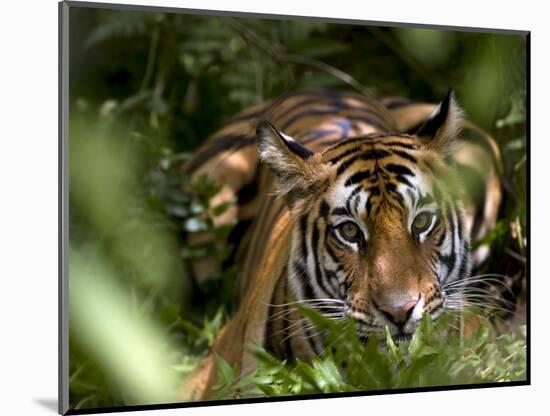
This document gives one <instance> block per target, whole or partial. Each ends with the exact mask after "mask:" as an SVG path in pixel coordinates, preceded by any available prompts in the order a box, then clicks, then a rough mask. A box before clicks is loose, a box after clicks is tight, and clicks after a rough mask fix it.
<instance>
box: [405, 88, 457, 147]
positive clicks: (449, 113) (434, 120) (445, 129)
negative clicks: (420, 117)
mask: <svg viewBox="0 0 550 416" xmlns="http://www.w3.org/2000/svg"><path fill="white" fill-rule="evenodd" d="M462 117H463V111H462V109H461V108H460V106H459V105H458V104H457V102H456V99H455V94H454V91H453V90H452V89H451V90H449V92H448V93H447V95H446V96H445V98H444V99H443V101H441V103H439V105H438V106H437V108H436V109H435V110H434V111H433V112H432V114H430V116H429V117H428V119H427V120H426V121H425V122H424V123H423V124H422V126H420V128H419V129H418V130H417V131H416V133H415V136H417V137H419V138H420V139H421V140H422V141H423V142H424V143H425V144H426V146H428V147H429V148H431V149H434V150H435V151H437V152H439V153H440V154H442V155H443V156H449V155H450V154H451V152H452V144H453V141H454V139H455V137H457V136H458V134H459V133H460V127H461V124H462Z"/></svg>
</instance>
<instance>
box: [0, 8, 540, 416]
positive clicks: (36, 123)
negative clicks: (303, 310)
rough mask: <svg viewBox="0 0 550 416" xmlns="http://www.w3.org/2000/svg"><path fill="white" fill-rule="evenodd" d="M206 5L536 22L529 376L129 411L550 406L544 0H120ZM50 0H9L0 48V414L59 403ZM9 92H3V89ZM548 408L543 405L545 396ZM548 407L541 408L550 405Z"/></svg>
mask: <svg viewBox="0 0 550 416" xmlns="http://www.w3.org/2000/svg"><path fill="white" fill-rule="evenodd" d="M115 2H118V3H128V4H132V3H140V4H147V5H159V6H173V7H174V6H175V7H177V6H179V7H186V8H202V9H213V10H234V11H251V12H258V13H275V14H296V15H305V16H331V17H339V18H348V19H350V18H353V19H364V20H375V21H376V20H378V21H401V22H414V23H432V24H443V25H460V26H474V27H476V26H477V27H492V28H504V29H520V30H531V31H532V53H531V55H532V71H531V75H532V78H531V82H532V103H533V104H532V136H531V143H532V148H533V149H534V150H533V151H532V161H531V164H532V176H533V179H532V189H534V190H535V191H534V192H533V195H532V210H531V212H532V217H531V218H532V224H533V226H532V240H531V241H532V243H531V246H532V247H533V249H532V273H531V276H532V321H531V323H532V339H531V340H532V362H533V366H532V383H533V385H532V386H530V387H508V388H498V389H483V390H470V391H453V392H437V393H416V394H406V395H389V396H377V397H376V396H375V397H363V398H348V399H330V400H314V401H307V402H286V403H276V404H269V403H268V404H255V405H240V406H222V407H208V408H195V409H176V410H168V411H155V412H146V413H143V412H140V413H127V414H128V415H132V414H137V415H141V414H147V415H149V414H151V415H162V416H168V415H182V414H186V415H222V414H223V415H226V414H229V415H237V414H239V415H255V414H258V413H269V414H273V413H275V412H276V411H279V412H283V413H297V412H308V413H310V414H313V413H315V414H316V415H317V414H319V415H329V414H342V412H343V411H349V412H364V413H365V414H372V415H374V414H376V415H382V414H397V413H398V412H405V414H407V415H415V414H422V415H441V414H444V415H445V416H447V415H463V414H472V415H474V414H475V415H478V414H498V415H518V414H521V413H523V412H526V411H530V410H531V411H534V412H533V414H540V413H544V412H545V411H544V410H535V409H537V407H538V405H542V406H548V399H549V398H548V394H549V392H550V383H549V382H548V379H549V377H548V371H549V365H548V363H549V362H550V360H549V359H548V358H547V356H548V354H550V352H549V351H550V348H549V347H548V341H549V337H548V332H549V329H548V324H547V320H548V317H546V316H545V314H546V313H548V312H547V311H546V309H545V307H546V306H547V305H548V296H549V293H550V285H549V282H550V276H549V275H548V273H547V272H546V270H545V269H544V266H543V261H544V259H545V258H546V257H548V254H545V253H543V250H544V249H545V248H546V244H547V241H548V238H547V237H546V234H547V233H548V231H549V229H548V223H549V221H548V216H546V215H545V214H547V213H548V211H549V209H548V208H547V207H546V206H545V203H548V197H547V195H545V191H546V189H547V188H548V185H547V183H546V181H547V178H548V176H549V172H548V166H549V162H548V161H547V160H545V159H546V158H547V155H546V154H547V153H548V151H549V150H550V145H549V143H550V134H549V133H547V131H549V130H550V128H549V125H548V120H549V115H548V107H549V105H548V98H547V97H548V92H549V91H548V76H549V74H550V68H549V56H550V53H549V50H550V48H549V47H548V42H549V36H548V35H549V25H548V23H547V18H548V12H547V11H546V8H545V7H544V5H545V4H544V2H542V1H536V2H535V1H532V2H529V1H522V2H519V1H517V0H516V1H513V2H505V1H502V0H500V1H493V0H491V1H487V0H486V1H479V0H477V1H469V0H462V1H460V2H442V1H410V0H399V1H397V0H392V1H382V2H380V1H377V2H372V1H371V2H366V1H363V2H358V1H352V0H337V1H333V2H330V1H326V2H320V1H319V0H307V1H306V0H302V1H300V2H297V1H296V0H294V1H293V0H277V1H274V2H270V3H266V4H262V5H260V4H258V3H259V2H257V1H250V0H232V1H231V2H224V1H222V0H201V1H198V0H180V1H177V0H164V1H161V0H156V1H152V0H149V1H147V0H135V1H134V2H132V1H123V0H116V1H115ZM56 3H57V2H56V1H54V0H26V1H16V0H12V1H11V2H5V3H3V5H2V14H1V16H2V17H1V24H0V30H1V37H0V39H1V45H2V48H1V49H0V57H1V61H0V62H1V63H0V75H1V76H0V82H1V88H0V110H1V111H0V126H1V127H0V132H1V133H0V134H1V138H0V159H1V161H0V192H1V211H0V212H1V215H0V242H1V251H0V253H1V254H0V308H1V309H0V310H1V314H0V319H1V323H2V325H1V327H0V328H1V332H0V334H1V335H0V339H1V340H2V341H1V343H0V348H1V354H0V357H1V362H0V364H1V366H0V376H1V380H2V394H1V396H0V413H1V414H9V415H11V414H14V415H18V414H25V415H53V414H55V409H56V407H57V227H58V223H57V209H58V207H57V138H58V135H57V4H56ZM6 92H7V95H6ZM542 409H544V407H542ZM547 411H548V410H546V412H547Z"/></svg>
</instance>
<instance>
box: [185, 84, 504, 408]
mask: <svg viewBox="0 0 550 416" xmlns="http://www.w3.org/2000/svg"><path fill="white" fill-rule="evenodd" d="M183 169H184V171H185V172H187V173H189V174H190V175H191V177H192V178H197V177H199V176H201V175H205V174H206V175H207V176H208V177H209V178H210V179H211V180H213V181H214V182H215V183H217V184H219V186H220V191H219V192H218V194H217V195H215V196H214V198H213V201H212V205H213V206H216V205H218V204H221V203H224V202H227V201H231V200H236V201H238V203H237V204H235V205H233V206H231V208H230V209H228V210H227V211H226V212H225V213H224V214H223V215H221V216H220V217H219V218H215V219H214V221H216V222H217V223H218V224H224V223H232V222H235V223H238V224H246V227H244V228H243V227H239V226H237V227H236V229H238V230H239V231H238V238H237V240H238V241H237V242H238V244H237V248H236V254H235V261H236V262H237V263H238V264H239V276H238V279H237V283H238V284H237V287H238V297H239V307H238V310H237V312H236V313H235V314H234V316H233V317H232V318H231V319H230V320H229V322H228V323H227V324H226V325H225V326H224V327H223V328H222V329H221V331H220V333H219V334H218V336H217V338H216V340H215V342H214V345H213V347H212V349H211V351H210V352H209V353H208V355H207V356H206V357H205V358H204V359H203V360H202V361H201V363H200V364H199V365H198V367H197V369H196V370H195V371H194V372H193V373H192V374H191V376H190V377H188V378H187V379H186V381H185V382H184V385H183V387H182V398H183V399H185V400H208V399H209V397H211V395H212V393H213V386H214V385H215V384H216V382H217V379H216V377H217V370H216V359H215V357H216V355H219V356H221V357H222V358H223V359H224V360H225V361H227V362H228V363H229V364H230V365H232V366H237V367H238V368H239V371H240V374H241V376H244V375H246V374H249V373H250V372H251V371H253V370H254V368H255V357H254V356H253V354H252V353H251V352H250V350H249V346H250V345H252V344H255V345H260V346H263V347H264V348H265V349H266V350H267V351H268V352H269V353H271V354H273V355H274V356H276V357H278V358H280V359H285V360H287V361H289V362H292V361H295V360H301V361H306V362H307V361H308V360H310V359H311V357H312V356H314V355H321V354H322V353H323V351H324V349H325V348H326V345H324V340H323V338H322V335H319V334H316V333H312V332H311V327H309V326H308V324H307V322H306V320H304V319H302V317H301V316H300V312H299V311H298V310H297V309H296V308H295V307H293V305H295V304H297V303H299V304H302V305H306V306H308V307H312V308H314V309H317V310H318V311H320V312H321V313H322V312H329V313H327V316H330V317H333V318H335V319H342V318H350V319H352V320H353V321H354V323H355V327H356V330H357V335H358V337H359V338H360V339H361V340H366V339H368V337H370V336H379V335H381V334H383V333H384V331H385V328H388V330H389V331H390V333H391V335H392V337H394V338H395V339H397V340H400V339H410V338H411V336H412V334H413V333H414V331H415V329H416V328H417V326H418V325H419V322H420V320H421V318H422V317H423V316H424V315H425V314H429V315H430V316H431V317H432V319H437V318H438V316H440V315H441V313H442V312H443V311H445V310H446V309H453V308H457V307H459V302H458V301H457V300H456V295H457V293H452V294H451V293H448V292H456V290H451V289H452V288H460V287H462V286H461V285H460V284H457V282H460V281H461V280H462V279H465V278H467V277H468V276H470V273H471V271H472V270H473V269H476V268H478V267H480V266H481V265H482V264H483V262H484V261H485V260H486V259H487V257H488V254H489V253H488V247H487V246H484V245H480V246H479V247H477V248H476V249H475V250H473V249H472V248H471V242H472V241H477V240H482V239H483V237H484V236H486V235H487V233H488V232H490V231H491V230H492V229H493V228H494V226H495V224H496V220H497V216H498V211H499V207H500V205H501V201H502V190H501V188H502V187H501V170H502V167H501V159H500V154H499V150H498V146H497V145H496V143H495V141H494V139H493V138H492V137H491V136H489V135H488V134H487V133H485V132H484V131H482V130H481V129H480V128H479V127H477V126H476V125H474V124H473V123H471V122H469V121H468V120H467V119H466V118H465V116H464V113H463V111H462V109H461V108H460V106H459V104H458V102H457V100H456V98H455V94H454V92H453V91H452V90H451V91H449V93H448V94H447V95H446V96H445V98H444V99H443V100H442V101H441V102H440V103H439V104H429V103H418V102H414V101H409V100H407V99H403V98H399V97H382V98H372V97H367V96H365V95H362V94H359V93H355V92H346V91H333V90H305V91H298V92H294V93H289V94H286V95H283V96H281V97H279V98H277V99H274V100H271V101H266V102H264V103H261V104H258V105H256V106H254V107H252V108H250V109H248V110H245V111H244V112H242V113H241V114H239V115H238V116H236V117H234V118H233V119H231V120H230V121H229V122H228V123H227V124H226V125H225V126H224V127H223V128H222V129H221V130H219V131H218V132H216V133H214V134H213V135H212V136H211V137H210V138H209V139H208V140H207V141H206V142H205V144H203V145H202V146H201V147H200V148H199V149H198V150H197V151H196V152H195V155H194V157H193V158H192V159H191V160H189V161H188V162H187V163H186V164H185V165H184V167H183ZM191 237H192V238H194V239H195V241H200V240H201V239H204V238H206V237H205V235H201V234H200V233H198V234H196V235H194V236H191ZM193 266H194V267H193V270H194V273H195V275H196V277H197V278H198V279H204V278H205V277H204V276H206V275H208V274H209V273H210V272H211V271H212V267H215V262H213V261H212V260H211V259H206V260H205V261H203V262H197V263H196V264H194V265H193Z"/></svg>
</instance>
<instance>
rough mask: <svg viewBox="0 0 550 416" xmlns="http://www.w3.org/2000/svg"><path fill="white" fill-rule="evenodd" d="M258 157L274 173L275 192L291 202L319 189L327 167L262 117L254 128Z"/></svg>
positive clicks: (291, 203) (324, 180)
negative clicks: (275, 179) (275, 180)
mask: <svg viewBox="0 0 550 416" xmlns="http://www.w3.org/2000/svg"><path fill="white" fill-rule="evenodd" d="M256 136H257V138H258V147H259V151H260V159H261V160H262V161H263V162H264V163H266V164H267V166H269V169H270V170H271V171H272V172H273V173H274V174H275V176H276V177H277V193H278V194H279V195H281V196H283V197H284V198H285V199H286V201H287V202H288V203H289V204H290V205H293V204H294V203H295V202H296V201H298V200H300V199H305V198H307V197H308V196H311V195H312V194H315V193H317V192H319V191H320V190H321V188H322V186H323V184H324V183H326V179H327V175H326V174H325V172H327V167H326V166H325V165H324V164H323V163H322V162H321V161H320V158H319V157H318V155H316V154H314V153H312V152H311V151H310V150H309V149H307V148H306V147H304V146H302V145H301V144H300V143H298V142H297V141H296V140H294V139H293V138H292V137H289V136H287V135H286V134H284V133H282V132H280V131H279V130H277V129H276V128H275V127H274V126H273V125H272V124H271V123H270V122H268V121H266V120H262V121H260V122H259V123H258V126H257V128H256Z"/></svg>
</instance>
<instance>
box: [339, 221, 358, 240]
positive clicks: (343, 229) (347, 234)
mask: <svg viewBox="0 0 550 416" xmlns="http://www.w3.org/2000/svg"><path fill="white" fill-rule="evenodd" d="M338 228H339V229H340V234H341V235H342V237H344V238H345V239H346V240H349V241H356V240H357V239H358V238H359V236H360V233H361V231H360V230H359V227H358V226H357V225H355V224H354V223H352V222H351V221H348V222H345V223H343V224H341V225H340V226H339V227H338Z"/></svg>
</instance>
